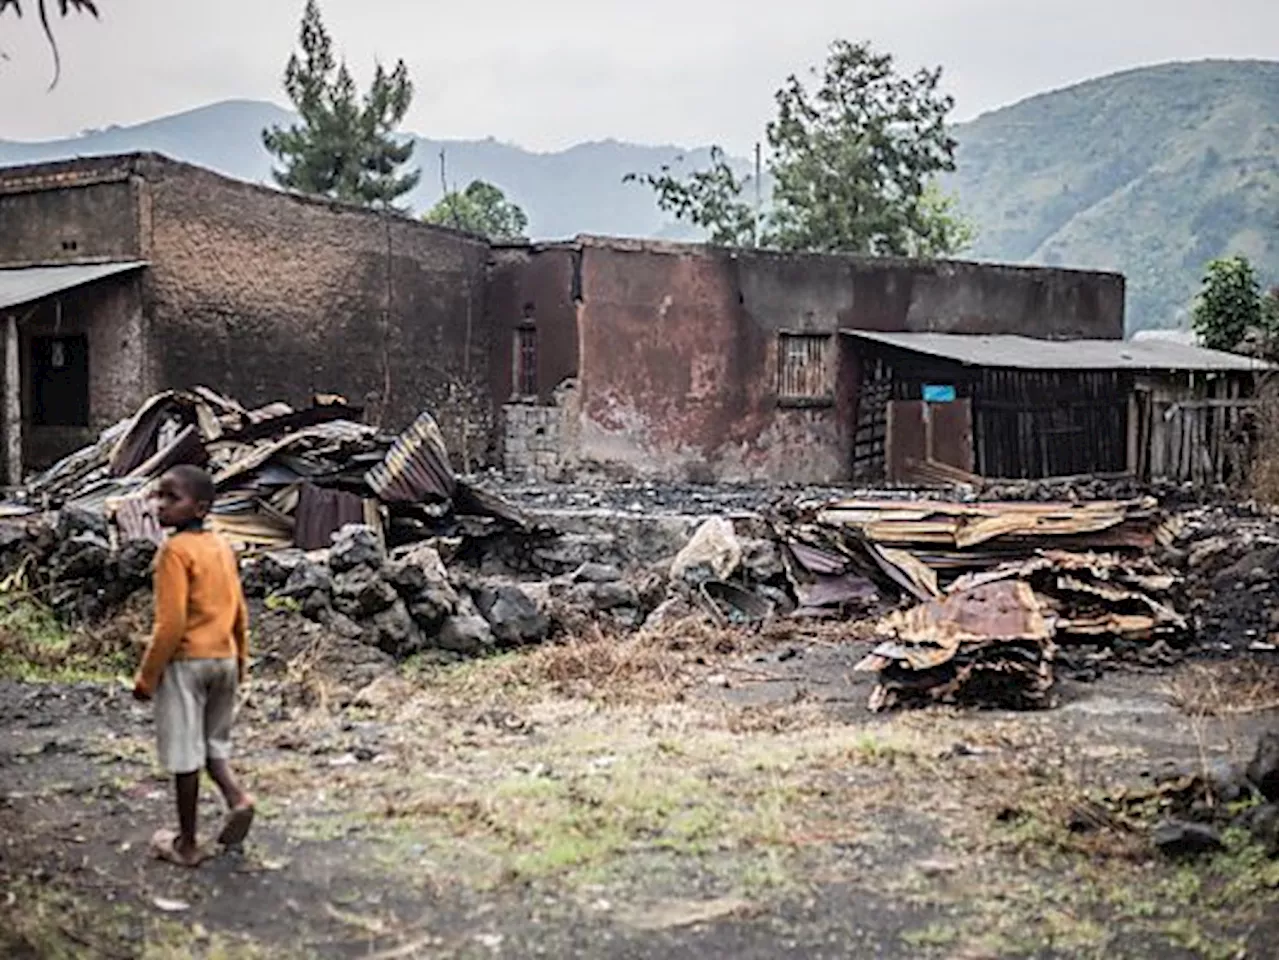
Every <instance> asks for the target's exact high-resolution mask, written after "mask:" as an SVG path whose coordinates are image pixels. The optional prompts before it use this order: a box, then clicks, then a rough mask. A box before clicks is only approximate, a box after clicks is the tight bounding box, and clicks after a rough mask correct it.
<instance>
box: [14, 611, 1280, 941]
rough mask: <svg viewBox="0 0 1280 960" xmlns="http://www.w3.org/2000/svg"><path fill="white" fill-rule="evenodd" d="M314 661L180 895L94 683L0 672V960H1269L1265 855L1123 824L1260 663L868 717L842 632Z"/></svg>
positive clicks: (163, 801) (1199, 754)
mask: <svg viewBox="0 0 1280 960" xmlns="http://www.w3.org/2000/svg"><path fill="white" fill-rule="evenodd" d="M328 642H329V641H327V640H323V639H320V640H309V641H308V642H307V644H306V645H305V649H297V645H296V644H295V647H294V649H292V650H290V652H289V655H288V656H287V657H286V656H276V657H274V658H272V657H266V658H264V661H263V664H262V668H261V670H260V671H259V673H258V675H257V677H256V678H255V680H254V683H253V684H252V686H251V688H250V691H249V693H248V697H247V699H246V701H245V703H244V705H243V708H242V710H241V717H240V727H239V741H238V750H239V758H238V764H239V767H240V769H241V770H242V772H243V776H244V778H245V780H246V782H247V785H249V786H250V788H251V789H253V790H254V791H255V793H256V794H257V796H258V798H259V801H260V807H259V810H260V817H259V820H258V822H257V824H256V825H255V828H254V831H253V833H252V834H251V837H250V842H249V843H248V844H247V846H246V848H245V850H244V851H243V852H242V853H228V854H224V855H222V856H219V857H217V858H215V859H213V860H211V861H208V862H206V863H205V864H204V865H203V866H201V867H200V868H199V869H197V870H183V869H181V868H177V867H173V866H170V865H167V864H162V863H158V862H154V861H150V860H148V858H147V856H146V841H147V838H148V837H149V835H150V834H151V832H152V831H153V830H154V829H155V828H156V827H157V826H160V825H167V824H168V823H169V822H170V820H171V817H172V813H171V799H170V787H169V784H168V781H167V779H166V778H165V777H164V776H163V775H162V774H161V773H160V772H159V771H158V770H157V769H156V768H155V766H154V762H153V751H152V748H151V729H150V715H149V711H148V709H147V708H146V707H144V706H142V705H138V704H135V703H134V702H133V701H132V700H131V698H130V696H129V690H128V687H127V686H126V684H125V681H124V678H123V677H119V676H110V675H105V676H97V675H92V673H72V672H68V671H65V670H64V671H57V670H53V671H43V672H42V671H38V670H15V669H12V664H10V665H9V666H10V668H9V669H6V670H5V672H6V673H7V674H8V676H7V677H6V678H5V679H0V835H2V836H3V846H2V847H0V882H2V889H3V892H2V893H0V955H3V956H8V957H61V956H66V957H157V958H160V957H188V956H195V957H211V958H212V957H217V958H231V957H273V958H275V957H283V958H290V957H363V958H369V957H376V958H383V960H390V958H401V957H403V958H410V957H476V958H502V957H511V958H520V957H532V956H547V957H592V958H595V957H610V958H630V957H635V958H642V957H662V958H664V960H674V958H680V957H736V958H749V957H806V958H819V957H873V956H874V957H889V958H894V957H900V958H917V957H923V958H928V957H940V958H943V957H949V958H970V960H976V958H984V957H1152V956H1159V957H1183V956H1185V957H1208V958H1219V957H1221V958H1229V957H1274V956H1275V955H1276V951H1277V935H1276V920H1275V918H1276V912H1277V889H1276V863H1275V860H1274V859H1272V858H1271V857H1268V856H1267V855H1266V853H1265V852H1264V851H1263V850H1262V849H1261V848H1259V847H1257V846H1256V845H1255V844H1253V843H1252V842H1251V841H1250V840H1249V839H1248V838H1247V837H1246V836H1244V835H1243V834H1242V833H1241V832H1240V831H1227V834H1226V836H1225V841H1226V849H1225V850H1224V851H1222V852H1220V853H1217V854H1213V855H1211V856H1207V857H1202V858H1198V859H1196V860H1193V861H1186V862H1178V861H1170V860H1167V859H1165V858H1163V857H1161V856H1159V855H1158V854H1155V853H1153V851H1152V849H1151V847H1150V845H1149V841H1148V839H1147V836H1146V830H1147V828H1148V827H1149V825H1150V823H1151V822H1153V821H1154V820H1155V819H1156V818H1158V816H1159V815H1160V811H1159V809H1158V803H1156V802H1155V801H1152V800H1149V801H1147V802H1146V803H1144V804H1129V805H1127V806H1126V805H1124V804H1122V803H1120V802H1119V798H1120V791H1121V790H1122V789H1125V788H1127V789H1128V790H1129V794H1128V795H1129V796H1130V797H1133V796H1137V795H1140V794H1141V791H1142V790H1144V789H1146V788H1149V787H1150V786H1151V785H1152V783H1153V782H1154V781H1155V780H1156V779H1157V778H1158V776H1159V775H1160V774H1161V773H1162V772H1167V771H1168V770H1169V769H1170V768H1171V767H1172V766H1177V765H1182V767H1184V768H1186V769H1209V768H1212V767H1213V766H1214V765H1215V764H1217V763H1220V762H1221V761H1243V760H1246V759H1247V758H1248V756H1249V754H1250V753H1251V751H1252V748H1253V743H1254V739H1255V737H1256V733H1257V731H1258V730H1261V729H1264V728H1267V727H1271V728H1274V727H1275V725H1276V722H1277V718H1276V710H1275V704H1276V685H1275V667H1274V663H1275V660H1274V655H1273V654H1272V655H1264V658H1263V659H1261V660H1249V661H1243V660H1238V659H1237V660H1233V661H1224V662H1218V663H1213V664H1205V663H1187V664H1183V665H1181V666H1179V667H1177V668H1169V669H1165V670H1163V671H1158V672H1157V671H1151V670H1142V671H1136V670H1135V671H1126V670H1118V671H1114V672H1111V673H1108V674H1107V675H1105V676H1104V677H1103V678H1102V679H1101V680H1098V681H1096V682H1093V683H1089V684H1072V683H1070V682H1065V683H1063V684H1061V686H1060V698H1059V699H1060V702H1059V705H1058V706H1057V707H1056V708H1054V709H1052V710H1047V711H1042V712H1037V713H1023V714H1014V713H1005V712H996V711H958V710H952V709H930V710H925V711H913V712H907V713H896V714H890V715H872V714H869V713H868V712H867V711H866V708H865V703H866V699H867V695H868V693H869V689H870V688H869V685H870V683H871V679H870V678H869V677H868V675H865V674H854V673H852V672H851V670H850V668H851V666H852V664H853V663H855V662H856V661H857V659H858V658H859V657H860V656H861V655H862V654H863V653H865V652H866V650H867V648H868V645H869V644H868V642H867V641H865V640H861V639H858V638H856V637H853V638H850V637H848V636H846V635H845V634H844V633H843V632H842V630H841V629H840V628H837V629H835V630H832V629H827V630H821V631H818V630H815V631H809V632H808V633H806V634H804V635H801V636H784V635H766V636H738V635H733V636H729V635H723V636H713V635H709V634H706V633H705V632H704V633H697V632H696V631H695V632H692V633H690V635H689V636H688V637H683V638H682V637H679V636H677V637H675V638H674V639H669V640H668V641H664V643H663V644H661V645H658V646H657V647H655V645H654V644H653V643H652V641H649V646H644V645H643V644H644V643H645V641H644V640H640V639H635V638H630V639H623V640H617V639H609V638H604V637H597V636H592V635H589V634H588V635H586V636H584V637H583V638H581V639H579V640H575V641H573V642H572V643H568V644H561V645H555V646H544V647H541V648H536V649H531V650H527V651H522V652H516V653H510V654H506V655H503V656H501V657H497V658H493V659H489V660H485V661H478V662H472V663H466V664H458V665H452V666H432V665H430V664H424V663H411V664H408V665H403V666H401V667H399V668H395V669H391V668H388V667H385V666H384V667H380V668H377V669H375V670H374V671H373V672H374V674H375V675H376V676H377V679H375V680H374V681H373V682H372V683H370V684H367V685H366V683H365V681H367V679H368V676H369V674H368V673H367V672H366V674H365V675H364V676H363V677H362V679H361V681H360V683H359V684H353V683H350V682H347V680H349V679H350V677H349V676H348V675H344V674H342V672H341V671H334V670H332V669H330V668H331V665H332V664H333V663H335V662H338V661H339V660H340V659H341V658H340V657H339V656H337V654H336V652H335V651H333V650H330V649H328V648H327V647H326V644H327V643H328ZM333 642H334V643H336V642H337V641H333ZM1266 656H1270V660H1267V659H1265V657H1266ZM344 676H346V679H344ZM1082 810H1083V811H1094V813H1095V815H1094V816H1092V817H1089V816H1086V817H1084V818H1083V819H1082V817H1081V815H1080V811H1082ZM1099 811H1101V814H1098V812H1099ZM220 814H221V811H220V810H219V809H218V805H217V803H216V801H215V798H214V796H213V794H212V791H211V790H209V789H206V791H205V796H204V799H203V802H202V817H203V821H202V823H203V829H204V831H205V832H207V833H213V832H214V831H215V830H216V825H217V818H218V817H219V816H220Z"/></svg>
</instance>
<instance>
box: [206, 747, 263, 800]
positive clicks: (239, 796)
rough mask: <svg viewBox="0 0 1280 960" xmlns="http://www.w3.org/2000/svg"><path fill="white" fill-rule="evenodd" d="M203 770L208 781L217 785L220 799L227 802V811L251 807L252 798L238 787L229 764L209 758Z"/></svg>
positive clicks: (238, 784)
mask: <svg viewBox="0 0 1280 960" xmlns="http://www.w3.org/2000/svg"><path fill="white" fill-rule="evenodd" d="M205 769H206V770H208V771H209V777H210V779H212V780H213V782H214V783H215V784H217V786H218V790H219V792H220V793H221V794H222V799H223V800H225V801H226V802H227V807H228V809H231V810H239V809H242V808H244V807H251V806H253V797H251V796H249V794H247V793H246V792H245V790H244V788H243V787H241V786H240V783H239V781H238V780H236V778H235V774H233V773H232V772H231V764H230V763H228V762H227V761H226V760H222V759H213V758H210V760H209V763H208V765H207V766H206V767H205Z"/></svg>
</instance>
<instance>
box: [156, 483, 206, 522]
mask: <svg viewBox="0 0 1280 960" xmlns="http://www.w3.org/2000/svg"><path fill="white" fill-rule="evenodd" d="M151 502H152V503H153V504H154V505H155V510H156V519H157V520H159V521H160V525H161V526H162V527H180V526H182V525H183V524H184V523H190V522H191V521H192V520H199V519H201V518H203V517H204V515H205V514H206V513H208V512H209V504H207V503H205V502H204V501H202V500H197V499H196V498H195V497H193V496H192V495H191V491H189V490H188V489H187V488H186V487H185V486H184V485H183V484H182V482H181V481H179V480H177V479H175V478H174V477H172V476H170V475H169V474H165V475H164V476H163V477H161V478H160V483H159V484H158V485H157V486H156V489H155V492H154V493H152V494H151Z"/></svg>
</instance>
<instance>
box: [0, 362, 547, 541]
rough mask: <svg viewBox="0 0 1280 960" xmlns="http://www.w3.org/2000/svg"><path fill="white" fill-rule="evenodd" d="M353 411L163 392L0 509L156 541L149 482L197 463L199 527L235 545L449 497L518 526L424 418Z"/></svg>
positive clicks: (400, 519)
mask: <svg viewBox="0 0 1280 960" xmlns="http://www.w3.org/2000/svg"><path fill="white" fill-rule="evenodd" d="M360 417H361V411H360V410H359V409H358V408H355V407H352V406H349V405H348V404H347V403H346V401H345V400H343V399H342V398H341V397H337V396H332V395H320V396H317V397H315V398H314V399H313V401H312V403H311V405H310V406H308V407H305V408H302V409H294V408H293V407H291V406H289V405H288V404H285V403H271V404H268V405H267V406H264V407H259V408H256V409H246V408H245V407H243V406H241V405H240V404H239V403H237V402H236V401H235V400H232V399H231V398H229V397H225V396H222V395H220V394H218V393H215V392H214V391H212V390H209V389H208V388H205V387H195V388H194V389H192V390H167V391H165V392H163V393H159V394H156V395H155V396H153V397H151V398H149V399H148V400H147V401H146V402H145V403H144V404H143V405H142V406H141V407H140V408H139V409H138V411H137V413H135V414H134V416H133V417H131V418H129V419H128V420H124V421H121V422H120V423H117V424H115V425H114V426H112V427H110V428H108V429H107V430H105V431H104V432H103V433H102V435H101V436H100V437H99V439H98V442H97V443H95V444H93V445H91V446H89V447H85V448H83V449H81V450H78V451H76V452H74V453H72V454H71V455H69V456H67V457H65V458H63V459H62V460H61V461H59V462H58V463H56V464H54V465H53V466H52V467H50V468H49V469H48V470H46V471H44V472H43V473H41V474H39V475H38V476H36V477H34V478H32V479H31V480H30V481H28V483H27V484H25V485H24V487H23V488H22V489H21V490H20V491H18V492H17V493H16V494H15V495H14V497H12V498H10V499H9V500H8V501H6V502H5V503H4V504H0V515H9V516H13V515H20V514H23V513H32V512H36V511H39V510H48V509H53V508H57V507H61V506H77V507H81V508H85V509H90V510H94V511H98V512H102V513H105V514H107V516H108V517H109V518H111V519H112V521H113V522H114V524H115V526H116V528H117V531H118V534H119V536H120V539H122V540H130V539H151V540H154V541H156V542H159V540H160V539H161V536H162V534H161V531H160V529H159V527H158V526H157V525H156V522H155V520H154V518H153V517H152V515H151V511H150V510H149V509H148V508H147V506H146V503H145V500H144V496H145V492H146V488H147V485H148V484H149V483H150V482H151V481H153V480H154V479H156V478H157V477H159V476H160V475H161V474H163V473H164V472H165V470H167V469H169V468H170V467H172V466H174V465H176V464H179V463H195V464H200V465H202V466H205V467H207V468H208V469H209V471H210V472H211V473H212V474H213V475H214V480H215V483H216V484H217V490H218V496H217V499H216V500H215V501H214V505H213V509H212V511H211V513H210V516H209V521H208V522H209V525H210V526H211V527H212V529H214V530H216V531H217V532H219V533H221V534H222V535H223V536H225V537H226V538H227V539H228V540H230V541H231V542H232V544H233V545H235V546H237V547H238V548H240V549H262V550H269V549H276V548H282V547H289V546H299V547H302V548H303V549H308V550H309V549H316V548H318V547H327V546H328V545H329V543H330V537H331V535H332V534H333V533H334V532H335V531H337V530H338V529H340V528H341V527H342V526H343V525H344V524H347V523H367V524H369V525H370V526H373V527H374V528H375V529H379V530H386V529H387V528H388V526H389V525H396V524H399V525H402V526H404V527H407V528H409V529H413V528H415V527H421V526H423V525H424V524H429V523H431V522H432V521H433V520H437V519H439V518H440V517H442V516H444V515H445V514H446V513H447V512H448V511H449V510H450V509H451V508H453V507H454V506H455V505H456V504H455V500H456V501H461V502H465V503H466V504H467V505H468V512H473V513H481V514H483V515H486V516H490V517H496V518H499V519H502V520H505V521H508V522H511V523H515V524H519V525H523V524H524V522H525V521H524V518H523V517H522V516H521V515H520V514H519V512H518V511H516V510H515V509H514V508H512V507H509V506H508V505H506V504H505V503H503V502H502V501H500V500H497V499H496V498H494V497H491V496H483V497H482V496H480V495H478V493H476V492H475V491H470V490H463V489H461V488H462V487H464V484H463V482H462V481H460V480H458V479H457V478H456V477H455V476H454V474H453V470H452V468H451V467H450V465H449V458H448V453H447V451H446V449H445V443H444V439H443V437H442V436H441V434H440V430H439V427H438V426H437V425H436V422H435V420H434V418H432V416H431V415H430V414H429V413H425V412H424V413H423V414H421V415H420V416H419V417H418V418H417V420H415V421H414V422H413V424H411V425H410V426H409V428H408V429H407V430H405V431H404V432H403V433H402V434H400V435H399V436H398V437H397V436H393V435H388V434H386V433H384V432H382V431H381V430H379V429H378V428H377V427H375V426H372V425H370V424H366V423H364V422H362V421H361V419H360Z"/></svg>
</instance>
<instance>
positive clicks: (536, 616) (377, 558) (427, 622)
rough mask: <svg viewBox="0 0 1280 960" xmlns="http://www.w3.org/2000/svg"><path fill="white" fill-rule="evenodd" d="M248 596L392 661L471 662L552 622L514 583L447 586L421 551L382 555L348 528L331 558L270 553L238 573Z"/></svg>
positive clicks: (373, 541) (436, 563)
mask: <svg viewBox="0 0 1280 960" xmlns="http://www.w3.org/2000/svg"><path fill="white" fill-rule="evenodd" d="M244 583H245V590H246V593H248V594H250V595H252V596H258V597H262V598H263V599H264V600H265V602H266V604H267V605H268V606H269V607H271V606H275V607H284V608H288V609H296V610H297V611H298V612H299V613H301V614H302V615H303V616H305V617H307V618H309V619H311V620H315V621H317V622H319V623H322V624H324V625H326V626H327V627H329V628H330V629H331V630H333V631H334V632H335V633H338V634H340V635H342V636H345V637H348V638H351V639H360V640H362V641H363V642H365V643H368V644H369V645H371V646H375V647H378V648H379V649H381V650H383V651H385V652H387V653H389V654H391V655H393V656H395V657H397V658H399V659H403V658H405V657H409V656H413V655H414V654H418V653H422V652H424V651H427V650H441V651H448V652H450V653H454V654H462V655H466V656H474V655H478V654H482V653H486V652H489V651H491V650H494V649H498V648H504V647H514V646H520V645H523V644H528V643H537V642H540V641H542V640H544V639H546V637H547V634H548V632H549V629H550V622H549V620H548V618H547V617H546V615H545V614H543V613H542V612H541V611H540V610H539V608H538V607H537V605H536V604H535V603H534V602H533V600H532V599H531V598H530V597H529V596H528V594H526V593H525V592H524V591H523V590H521V589H520V588H519V587H518V586H516V585H514V584H511V583H492V582H474V583H471V584H469V585H468V586H465V587H459V586H456V585H455V584H454V583H453V582H451V581H450V578H449V574H448V571H446V569H445V566H444V563H443V561H442V560H441V559H440V554H439V553H438V552H437V551H436V549H435V548H434V547H432V546H430V545H428V544H426V543H415V544H409V545H406V546H402V547H398V548H396V549H393V550H391V551H390V553H387V552H385V551H384V549H383V547H382V543H381V541H380V539H379V537H378V535H377V532H376V531H375V530H373V529H372V528H370V527H367V526H363V525H358V524H351V525H348V526H345V527H343V528H342V529H341V530H340V531H339V532H338V533H337V534H336V535H335V537H334V543H333V546H332V547H331V548H329V549H328V550H318V551H310V552H303V551H301V550H294V551H274V552H272V553H268V554H264V555H262V556H260V557H257V558H254V559H251V560H248V561H246V562H245V564H244Z"/></svg>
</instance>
